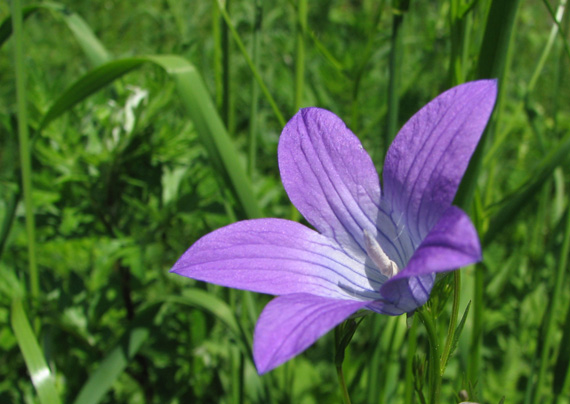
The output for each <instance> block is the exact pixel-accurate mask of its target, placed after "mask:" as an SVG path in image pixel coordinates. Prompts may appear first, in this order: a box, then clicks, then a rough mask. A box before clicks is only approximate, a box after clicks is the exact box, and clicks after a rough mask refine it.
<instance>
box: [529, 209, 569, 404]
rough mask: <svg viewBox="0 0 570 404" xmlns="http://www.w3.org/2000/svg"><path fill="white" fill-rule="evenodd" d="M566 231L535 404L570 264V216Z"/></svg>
mask: <svg viewBox="0 0 570 404" xmlns="http://www.w3.org/2000/svg"><path fill="white" fill-rule="evenodd" d="M566 219H567V222H566V230H565V233H564V241H563V242H562V249H561V251H560V259H559V260H558V268H557V271H556V281H555V283H554V291H553V293H552V299H551V300H550V306H549V310H547V311H546V316H547V318H546V330H545V333H544V343H543V344H542V350H541V352H540V366H539V370H538V379H537V381H536V389H535V392H534V400H533V403H538V402H541V401H540V398H541V393H542V389H541V388H542V384H543V383H544V378H545V376H546V368H547V367H548V363H549V362H550V355H549V353H550V348H551V345H552V342H553V341H552V339H553V337H552V335H553V333H554V327H555V324H554V320H555V317H556V316H555V313H556V312H557V311H556V308H557V307H561V302H560V295H561V292H562V286H563V285H564V274H565V271H566V266H567V264H568V255H569V254H570V214H567V215H566Z"/></svg>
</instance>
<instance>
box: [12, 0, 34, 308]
mask: <svg viewBox="0 0 570 404" xmlns="http://www.w3.org/2000/svg"><path fill="white" fill-rule="evenodd" d="M12 25H13V29H14V66H15V67H16V71H15V73H16V98H17V108H18V109H17V115H18V138H19V140H20V145H19V146H20V167H21V168H20V169H21V173H22V189H23V195H24V207H25V210H26V233H27V235H28V268H29V271H30V293H31V296H32V299H34V300H37V299H38V298H39V295H40V285H39V277H38V267H37V263H36V234H35V233H36V225H35V220H34V205H33V201H32V163H31V157H30V143H29V134H28V110H27V105H26V68H25V65H24V47H23V38H22V35H23V19H22V5H21V3H20V0H13V1H12Z"/></svg>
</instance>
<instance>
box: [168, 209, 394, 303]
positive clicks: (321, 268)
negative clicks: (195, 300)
mask: <svg viewBox="0 0 570 404" xmlns="http://www.w3.org/2000/svg"><path fill="white" fill-rule="evenodd" d="M172 272H175V273H177V274H179V275H183V276H186V277H189V278H193V279H197V280H200V281H205V282H210V283H215V284H218V285H222V286H228V287H232V288H238V289H246V290H251V291H254V292H260V293H268V294H272V295H283V294H290V293H312V294H314V295H318V296H326V297H330V298H341V299H359V300H363V299H364V300H372V299H377V298H379V297H380V294H379V292H378V290H379V288H380V285H381V282H382V281H383V279H381V277H380V275H379V274H378V271H377V270H372V269H370V268H366V266H365V265H364V264H362V263H360V262H358V261H355V260H354V259H353V258H351V257H350V256H348V255H346V254H345V253H344V252H343V251H342V250H341V249H340V248H339V247H338V246H337V245H336V244H335V243H333V242H331V241H330V240H329V239H328V238H326V237H324V236H322V235H321V234H319V233H317V232H316V231H314V230H311V229H309V228H308V227H306V226H303V225H302V224H299V223H296V222H292V221H289V220H283V219H255V220H245V221H241V222H237V223H234V224H231V225H229V226H226V227H223V228H221V229H218V230H216V231H214V232H212V233H210V234H208V235H206V236H204V237H202V238H201V239H200V240H198V241H197V242H196V243H195V244H194V245H193V246H192V247H190V248H189V249H188V250H187V251H186V252H185V253H184V254H183V255H182V257H180V259H179V260H178V261H177V262H176V264H175V265H174V267H173V268H172Z"/></svg>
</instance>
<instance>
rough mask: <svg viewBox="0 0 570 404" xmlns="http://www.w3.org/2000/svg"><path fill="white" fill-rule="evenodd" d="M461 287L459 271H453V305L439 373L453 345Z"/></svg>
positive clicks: (443, 367) (443, 370)
mask: <svg viewBox="0 0 570 404" xmlns="http://www.w3.org/2000/svg"><path fill="white" fill-rule="evenodd" d="M460 287H461V273H460V272H459V271H454V272H453V306H452V308H451V318H450V320H449V328H448V330H447V339H446V340H445V346H444V348H443V353H442V354H441V364H440V366H441V375H442V376H443V373H444V372H445V367H446V366H447V361H448V360H449V354H450V353H451V346H452V345H453V339H454V338H455V330H456V329H457V318H458V316H459V294H460Z"/></svg>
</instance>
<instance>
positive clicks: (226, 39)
mask: <svg viewBox="0 0 570 404" xmlns="http://www.w3.org/2000/svg"><path fill="white" fill-rule="evenodd" d="M230 6H231V0H225V2H224V5H222V6H220V7H225V9H224V12H225V13H226V14H228V15H229V13H230ZM221 39H222V119H223V120H224V124H225V125H226V128H227V129H228V133H229V134H230V135H231V134H232V133H233V132H234V118H233V117H234V111H233V93H232V88H231V87H232V82H231V76H232V72H231V66H232V61H231V58H232V55H231V53H232V50H231V42H230V30H229V27H228V24H227V22H226V23H224V24H222V33H221Z"/></svg>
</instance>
